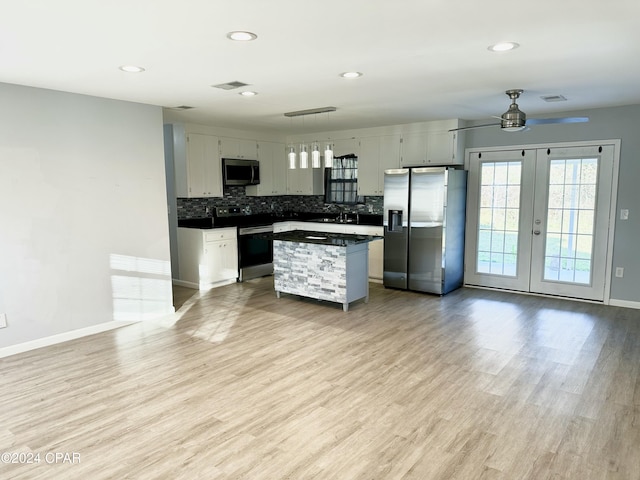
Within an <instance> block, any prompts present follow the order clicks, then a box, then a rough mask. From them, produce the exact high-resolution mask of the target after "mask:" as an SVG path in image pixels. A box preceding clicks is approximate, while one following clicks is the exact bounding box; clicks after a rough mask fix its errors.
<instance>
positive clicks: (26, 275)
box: [0, 84, 173, 347]
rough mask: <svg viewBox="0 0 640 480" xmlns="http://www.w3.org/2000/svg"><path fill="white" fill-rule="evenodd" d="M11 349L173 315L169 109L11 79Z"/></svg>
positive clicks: (2, 160)
mask: <svg viewBox="0 0 640 480" xmlns="http://www.w3.org/2000/svg"><path fill="white" fill-rule="evenodd" d="M0 105H2V108H1V109H0V222H1V223H0V313H5V314H6V315H7V319H8V327H7V328H4V329H0V347H6V346H9V345H16V344H20V343H23V342H28V341H32V340H36V339H42V338H44V337H49V336H52V335H58V334H62V333H65V332H70V331H74V330H77V329H87V327H93V326H96V325H102V324H107V323H108V322H113V321H119V320H140V319H145V318H149V317H153V316H158V315H161V314H166V313H168V312H171V311H172V310H173V307H172V304H173V302H172V298H171V283H170V278H171V272H170V263H169V262H170V256H169V231H168V222H167V210H166V208H167V199H166V187H165V171H164V152H163V133H162V111H161V109H160V108H159V107H152V106H148V105H141V104H134V103H127V102H121V101H115V100H108V99H102V98H94V97H89V96H83V95H75V94H68V93H62V92H56V91H51V90H42V89H35V88H29V87H22V86H16V85H7V84H0Z"/></svg>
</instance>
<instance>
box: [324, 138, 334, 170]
mask: <svg viewBox="0 0 640 480" xmlns="http://www.w3.org/2000/svg"><path fill="white" fill-rule="evenodd" d="M324 167H325V168H331V167H333V149H332V147H331V143H327V144H326V145H325V147H324Z"/></svg>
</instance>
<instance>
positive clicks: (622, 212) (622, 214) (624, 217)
mask: <svg viewBox="0 0 640 480" xmlns="http://www.w3.org/2000/svg"><path fill="white" fill-rule="evenodd" d="M620 220H629V209H628V208H623V209H622V210H620Z"/></svg>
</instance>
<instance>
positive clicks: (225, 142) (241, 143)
mask: <svg viewBox="0 0 640 480" xmlns="http://www.w3.org/2000/svg"><path fill="white" fill-rule="evenodd" d="M220 158H246V159H248V160H256V159H257V158H258V142H256V141H255V140H247V139H244V138H229V137H222V138H220Z"/></svg>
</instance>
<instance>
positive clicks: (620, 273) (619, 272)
mask: <svg viewBox="0 0 640 480" xmlns="http://www.w3.org/2000/svg"><path fill="white" fill-rule="evenodd" d="M616 277H618V278H622V277H624V268H622V267H616Z"/></svg>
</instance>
